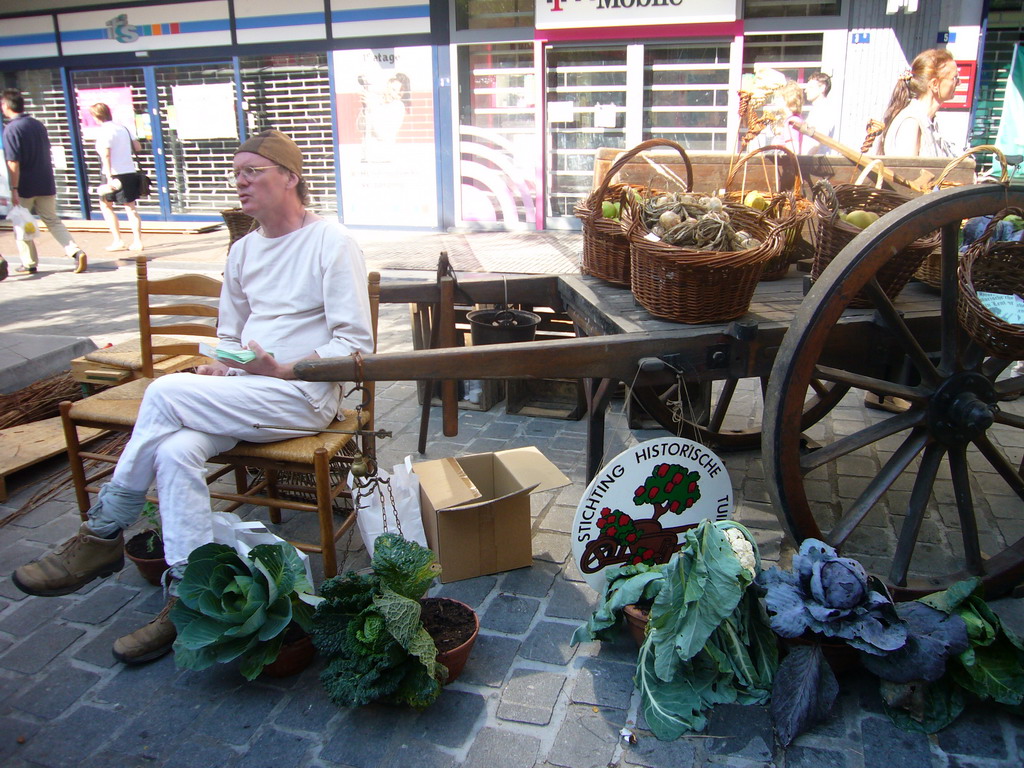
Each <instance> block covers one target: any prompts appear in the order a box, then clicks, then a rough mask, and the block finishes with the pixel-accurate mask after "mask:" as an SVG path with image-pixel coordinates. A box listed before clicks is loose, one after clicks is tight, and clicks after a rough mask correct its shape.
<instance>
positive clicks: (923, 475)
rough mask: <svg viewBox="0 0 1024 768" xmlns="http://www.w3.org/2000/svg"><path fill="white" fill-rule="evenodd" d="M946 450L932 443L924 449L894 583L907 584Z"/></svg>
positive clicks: (902, 529)
mask: <svg viewBox="0 0 1024 768" xmlns="http://www.w3.org/2000/svg"><path fill="white" fill-rule="evenodd" d="M945 451H946V449H945V448H943V447H942V445H941V444H940V443H931V444H930V445H928V447H927V448H925V449H924V454H923V455H922V456H921V467H920V469H918V472H917V478H916V479H915V480H914V490H913V491H911V493H910V504H909V506H908V507H907V516H906V518H904V520H903V525H902V526H901V527H900V538H899V541H898V542H897V544H896V553H895V554H894V555H893V558H892V568H891V570H890V571H889V579H890V583H892V584H896V585H898V586H901V587H903V586H906V584H907V569H908V568H909V567H910V558H911V557H912V556H913V554H914V545H915V544H917V537H918V534H919V533H920V532H921V523H922V522H924V513H925V509H926V508H927V506H928V499H929V498H931V495H932V488H933V487H934V486H935V476H936V475H937V474H938V471H939V465H940V464H941V463H942V456H943V454H944V453H945Z"/></svg>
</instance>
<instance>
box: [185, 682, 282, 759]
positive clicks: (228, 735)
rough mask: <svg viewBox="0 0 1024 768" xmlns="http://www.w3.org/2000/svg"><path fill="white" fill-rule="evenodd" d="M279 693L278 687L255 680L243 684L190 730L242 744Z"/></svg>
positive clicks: (269, 708)
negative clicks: (248, 683) (268, 685)
mask: <svg viewBox="0 0 1024 768" xmlns="http://www.w3.org/2000/svg"><path fill="white" fill-rule="evenodd" d="M283 695H284V694H282V693H281V691H279V690H275V689H273V688H268V687H266V686H263V685H259V684H258V683H254V684H250V685H247V686H245V688H244V691H243V692H242V693H241V694H240V695H239V694H236V695H233V696H228V697H225V698H224V700H223V701H221V702H220V703H219V704H218V705H217V706H216V708H215V709H213V710H212V711H211V712H210V713H209V716H207V717H204V718H202V719H201V720H200V721H199V722H198V723H197V724H196V727H195V730H194V732H195V733H199V734H203V735H206V736H210V737H213V738H216V739H218V740H220V741H223V742H226V743H228V744H234V745H236V746H237V745H241V744H245V743H246V742H247V741H249V740H250V739H251V738H252V736H253V734H254V733H255V732H256V729H257V728H259V727H260V726H261V725H263V723H264V721H265V720H266V719H267V716H268V715H269V714H270V712H271V711H272V710H273V709H274V707H276V706H277V704H278V702H280V701H281V699H282V697H283Z"/></svg>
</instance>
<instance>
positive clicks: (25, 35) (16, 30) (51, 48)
mask: <svg viewBox="0 0 1024 768" xmlns="http://www.w3.org/2000/svg"><path fill="white" fill-rule="evenodd" d="M57 54H58V50H57V32H56V30H54V28H53V17H52V16H50V15H49V14H47V15H45V16H28V17H26V18H22V19H4V22H3V29H2V30H0V61H3V60H17V61H22V60H24V59H36V58H43V57H46V56H56V55H57Z"/></svg>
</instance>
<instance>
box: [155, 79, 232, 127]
mask: <svg viewBox="0 0 1024 768" xmlns="http://www.w3.org/2000/svg"><path fill="white" fill-rule="evenodd" d="M171 101H172V103H173V104H174V112H175V118H176V119H175V128H176V129H177V131H178V139H180V140H182V141H196V140H198V139H237V138H238V118H237V117H236V115H235V86H234V83H213V84H211V85H172V86H171Z"/></svg>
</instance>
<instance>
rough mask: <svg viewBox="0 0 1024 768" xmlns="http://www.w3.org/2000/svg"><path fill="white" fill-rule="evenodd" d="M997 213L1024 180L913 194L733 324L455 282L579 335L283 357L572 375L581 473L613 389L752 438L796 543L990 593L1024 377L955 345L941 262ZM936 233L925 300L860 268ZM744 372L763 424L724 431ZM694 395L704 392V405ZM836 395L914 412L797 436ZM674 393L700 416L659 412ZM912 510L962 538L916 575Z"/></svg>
mask: <svg viewBox="0 0 1024 768" xmlns="http://www.w3.org/2000/svg"><path fill="white" fill-rule="evenodd" d="M1007 205H1014V206H1021V205H1024V187H1021V186H1015V187H1007V186H1003V185H999V184H985V185H974V186H967V187H960V188H954V189H950V190H945V191H940V192H934V193H931V194H929V195H927V196H925V197H922V198H919V199H917V200H914V201H911V202H909V203H907V204H905V205H903V206H901V207H900V208H898V209H896V210H894V211H892V212H891V213H888V214H886V215H885V216H883V217H882V218H881V219H879V220H878V221H877V222H876V223H875V224H873V225H871V226H870V227H868V228H867V229H866V230H864V232H863V233H862V234H860V235H859V236H857V237H856V238H855V239H854V240H853V241H852V242H851V243H850V244H849V245H848V246H847V247H846V248H845V249H844V250H843V251H842V252H841V253H840V254H839V255H838V256H837V257H836V258H835V259H833V261H832V262H831V264H830V265H829V266H828V268H827V269H826V270H825V272H824V273H823V274H822V275H821V277H820V278H819V279H818V281H817V282H816V283H815V284H814V286H813V287H811V288H810V290H809V292H807V293H806V295H804V286H803V282H802V279H800V278H788V279H785V280H781V281H775V282H768V283H762V284H761V286H760V287H759V289H758V291H757V293H756V294H755V296H754V300H753V303H752V305H751V308H750V312H749V313H748V314H747V315H746V316H744V317H743V318H741V319H740V320H738V321H734V322H731V323H727V324H712V325H683V324H675V323H669V322H663V321H657V320H653V319H651V318H650V317H649V316H648V315H647V314H646V313H645V312H643V310H642V309H639V308H638V307H636V306H634V304H633V301H632V298H631V295H630V294H629V292H628V291H626V290H624V289H620V288H613V287H610V286H608V285H606V284H603V283H601V282H600V281H599V280H596V279H593V278H587V277H578V276H546V277H527V278H509V279H508V280H507V281H502V280H500V279H499V280H493V279H492V280H488V279H478V280H468V279H467V280H463V281H462V282H461V283H460V285H459V286H458V289H459V291H460V292H461V299H462V300H466V301H470V302H480V303H495V302H499V301H504V300H506V298H505V297H506V296H507V300H508V301H510V302H513V303H519V302H522V303H527V304H533V305H537V306H551V307H557V308H561V309H564V310H565V311H567V312H568V313H569V314H570V315H571V316H572V318H573V320H574V321H575V322H576V324H577V326H578V328H579V330H580V332H581V334H582V336H581V337H580V338H577V339H570V340H564V341H544V342H528V343H515V344H504V345H500V346H490V347H479V348H452V349H440V350H430V351H417V352H409V353H397V354H384V355H375V356H367V357H365V358H363V360H362V362H361V364H360V363H357V361H355V360H352V359H349V358H344V359H329V360H321V361H311V362H305V363H301V364H299V365H298V366H297V373H298V375H299V376H300V377H301V378H303V379H308V380H332V381H334V380H336V381H351V380H353V379H356V378H357V377H358V376H362V377H363V378H364V379H367V380H385V381H387V380H416V379H424V380H445V379H456V378H466V377H472V378H479V379H504V378H548V377H566V378H577V379H583V380H584V382H585V385H586V392H587V398H588V438H587V454H588V461H587V464H588V476H590V477H592V476H593V475H594V474H595V473H596V472H597V470H598V469H599V463H600V460H601V457H602V448H603V432H604V417H605V412H606V410H607V406H608V402H609V400H610V397H611V394H612V392H613V391H614V389H615V388H616V387H617V386H618V384H619V383H620V382H623V383H625V384H627V385H628V386H629V387H630V388H631V390H632V391H633V392H634V393H636V396H637V398H638V399H639V400H640V401H641V403H643V404H644V406H645V407H646V408H647V409H648V410H649V411H650V412H651V413H652V415H656V417H657V418H658V420H659V422H661V423H662V424H663V426H665V427H667V428H669V429H672V430H673V431H677V432H683V433H686V432H687V430H690V432H691V434H695V435H697V436H699V437H700V439H702V440H704V441H705V442H707V443H709V444H711V445H715V446H718V447H720V448H722V447H724V448H728V447H756V446H757V445H758V443H760V445H761V448H762V456H763V465H764V473H765V480H766V482H767V486H768V492H769V494H770V497H771V500H772V502H773V504H774V505H775V507H776V508H777V509H780V510H781V511H782V512H783V513H784V514H785V516H786V519H787V521H788V523H789V526H790V528H791V530H792V533H793V535H794V536H795V537H796V538H797V539H798V540H800V539H803V538H806V537H812V536H813V537H819V538H824V539H825V540H827V541H829V542H830V543H832V544H833V545H835V546H838V547H844V548H846V549H850V548H854V547H853V545H854V544H857V545H858V546H857V547H856V549H857V556H858V557H860V558H861V559H862V560H864V559H867V560H868V561H869V562H868V563H867V564H868V565H869V567H870V568H871V570H873V571H875V572H887V573H888V582H889V584H890V585H891V586H892V587H893V588H894V589H896V590H897V592H898V593H900V594H901V595H903V596H910V595H919V594H922V593H927V592H931V591H934V590H936V589H941V588H943V587H944V586H946V585H948V584H950V583H952V582H953V581H955V580H957V579H959V578H962V577H964V576H966V575H972V574H975V575H979V576H981V577H982V578H983V579H984V580H985V581H986V583H987V585H988V588H989V594H996V593H998V592H1000V591H1005V590H1006V589H1008V588H1010V587H1012V586H1014V585H1016V584H1017V583H1019V582H1020V580H1021V579H1022V577H1024V514H1022V510H1024V479H1022V475H1024V472H1022V468H1021V453H1022V450H1024V416H1021V415H1017V414H1015V413H1014V412H1013V410H1012V407H1011V406H1010V401H1012V400H1014V399H1015V398H1016V397H1017V396H1018V395H1019V394H1021V393H1022V392H1024V377H1022V378H1017V379H1008V378H1006V377H1005V376H1001V374H1004V372H1005V371H1006V370H1007V369H1008V367H1009V366H1010V365H1011V364H1012V362H1013V361H1010V360H1003V359H997V358H993V357H989V356H987V355H986V354H985V353H984V352H983V351H982V350H980V349H979V348H977V347H976V346H975V345H974V344H973V343H971V342H970V341H969V340H968V339H967V338H966V337H965V335H964V333H963V331H962V329H961V327H960V325H959V321H958V318H957V312H956V299H957V292H958V286H957V281H956V262H957V245H958V243H957V239H958V232H959V228H960V223H961V220H962V219H964V218H969V217H973V216H979V215H985V214H990V213H994V212H996V211H998V210H1000V209H1002V208H1004V207H1006V206H1007ZM936 228H940V229H941V231H942V269H943V277H942V281H943V282H942V291H941V294H939V293H937V292H935V291H934V290H931V289H928V288H926V287H924V286H921V285H918V284H911V285H910V286H908V288H907V289H905V290H904V292H903V293H902V294H901V295H900V296H899V297H898V298H897V299H896V300H895V301H891V300H889V299H888V298H887V297H886V296H885V294H884V293H883V292H882V291H881V290H880V289H879V288H878V285H877V281H876V280H875V275H876V273H877V272H878V271H879V269H880V268H881V266H882V265H884V264H885V263H886V262H887V261H888V259H889V258H890V257H891V255H892V254H894V253H897V252H898V251H900V250H901V249H902V248H903V247H905V246H906V245H908V244H910V243H911V242H913V241H914V240H916V239H918V238H920V237H922V236H924V235H925V234H927V233H928V232H931V231H934V230H935V229H936ZM861 289H866V290H867V291H868V292H869V293H870V294H871V295H872V297H873V299H874V303H875V308H874V309H856V310H854V309H850V308H849V304H850V301H851V300H852V299H853V297H854V296H856V295H857V293H858V292H859V291H860V290H861ZM506 291H507V293H506ZM439 296H440V289H439V287H438V286H437V285H435V284H429V285H424V284H422V283H421V284H409V283H396V284H392V285H385V286H384V290H383V292H382V297H383V299H384V300H385V301H389V302H423V301H428V302H429V301H435V302H436V301H438V299H439ZM750 378H754V379H757V380H759V381H761V382H762V383H763V386H762V389H763V392H764V406H763V415H762V423H761V424H756V423H755V424H751V425H750V426H749V427H747V428H745V429H739V430H735V429H725V428H723V426H722V425H723V424H726V423H727V419H726V417H727V414H728V411H729V408H730V405H731V403H732V397H733V393H734V392H735V388H736V384H737V383H738V382H741V381H742V380H744V379H750ZM709 384H714V385H715V389H714V390H711V391H712V393H713V397H712V398H710V399H708V398H706V397H703V399H702V396H701V392H702V391H703V392H707V391H708V389H709V387H708V385H709ZM701 387H704V389H703V390H702V389H701ZM850 389H857V390H867V391H871V392H874V393H877V394H882V395H892V396H896V397H900V398H904V399H906V400H908V401H910V403H911V405H910V408H909V409H908V410H906V411H905V412H902V413H897V414H879V415H878V418H877V420H872V421H871V422H870V423H869V424H868V426H866V427H856V426H851V428H850V430H849V433H848V434H847V433H844V432H842V430H838V429H834V430H830V431H827V432H823V433H822V434H818V435H816V436H815V441H814V442H810V441H809V440H808V438H807V437H806V434H805V433H806V431H807V430H808V429H809V428H811V427H812V426H813V425H814V424H815V423H816V422H818V421H819V420H820V419H821V418H822V416H824V415H825V414H827V413H828V412H829V411H830V410H831V409H833V408H834V407H835V406H836V405H837V403H839V401H840V400H841V399H842V397H843V396H844V395H845V394H846V393H847V392H848V391H849V390H850ZM679 392H685V393H687V394H686V396H685V397H684V396H682V395H680V394H678V393H679ZM673 393H675V394H673ZM691 399H692V400H693V401H696V402H698V407H693V408H689V409H682V410H681V409H679V408H678V407H674V408H669V407H668V405H667V403H668V401H670V400H674V401H675V402H676V403H677V404H678V403H682V402H684V400H687V401H688V400H691ZM700 402H704V403H706V407H700V406H699V403H700ZM835 421H836V420H835V419H833V420H832V422H833V423H835ZM850 423H851V424H856V422H852V421H851V422H850ZM851 466H853V467H855V471H854V472H852V473H851V472H850V469H849V467H851ZM929 515H939V516H941V519H942V521H943V522H944V523H945V525H946V528H947V530H948V529H959V534H957V535H956V540H955V541H950V542H948V544H949V547H948V548H949V549H951V550H952V551H953V552H954V555H953V556H951V557H949V558H946V559H945V560H943V559H942V558H936V557H931V558H928V560H929V566H928V567H927V568H925V569H919V568H917V567H916V563H917V560H916V559H915V558H914V554H915V551H917V552H927V551H928V550H929V549H930V548H934V546H933V542H932V541H930V538H931V537H933V536H934V535H935V533H934V530H933V529H934V524H933V523H932V522H931V521H929V519H928V516H929ZM993 515H995V516H996V517H999V518H1005V517H1015V518H1016V520H1017V533H1016V534H1011V535H1009V536H1006V537H1002V536H998V535H994V533H993V530H992V529H991V527H990V526H989V525H988V521H989V520H990V519H991V517H992V516H993ZM880 519H881V522H882V523H883V524H881V525H880ZM940 535H943V534H940ZM1007 539H1012V540H1007ZM936 560H939V561H940V562H939V565H938V566H935V564H934V563H935V561H936ZM880 561H882V562H880Z"/></svg>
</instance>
